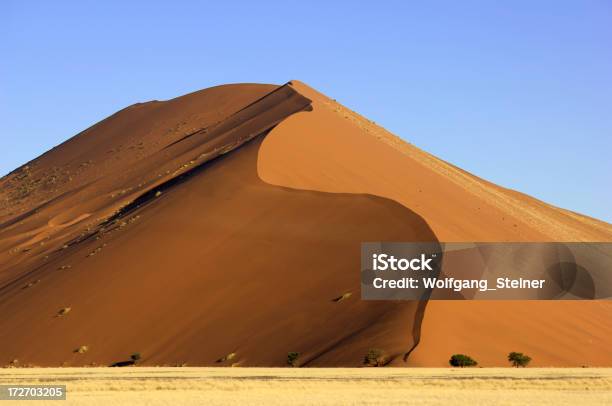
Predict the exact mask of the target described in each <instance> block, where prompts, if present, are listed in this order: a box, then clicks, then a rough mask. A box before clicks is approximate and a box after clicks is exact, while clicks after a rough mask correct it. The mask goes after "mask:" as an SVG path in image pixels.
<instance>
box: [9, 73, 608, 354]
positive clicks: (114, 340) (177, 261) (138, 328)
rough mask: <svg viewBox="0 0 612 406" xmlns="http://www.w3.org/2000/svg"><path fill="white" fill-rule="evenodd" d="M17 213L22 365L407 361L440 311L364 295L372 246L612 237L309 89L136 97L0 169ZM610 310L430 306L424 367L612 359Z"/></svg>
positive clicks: (16, 307)
mask: <svg viewBox="0 0 612 406" xmlns="http://www.w3.org/2000/svg"><path fill="white" fill-rule="evenodd" d="M0 225H1V226H0V314H1V315H2V318H0V364H4V363H7V362H10V361H11V360H15V359H17V360H18V361H17V362H16V364H17V365H24V364H37V365H62V364H64V365H85V364H90V363H96V364H103V365H104V364H110V363H112V362H116V361H121V360H124V359H126V357H127V356H128V355H129V354H131V353H133V352H141V353H142V354H143V363H144V364H177V363H179V364H181V363H188V364H190V365H230V364H234V363H236V364H238V365H279V366H280V365H285V364H286V355H287V352H288V351H299V352H300V353H301V357H300V364H302V365H308V366H317V365H326V366H338V365H344V366H354V365H360V363H361V362H362V359H363V355H364V354H365V352H366V351H367V349H368V348H371V347H378V348H382V349H383V350H384V351H385V352H386V353H387V355H388V356H389V357H390V358H394V360H395V361H394V363H395V364H397V365H405V363H404V362H403V359H404V357H403V355H405V354H406V353H407V352H409V351H410V350H411V349H412V348H413V346H414V345H415V343H416V342H418V338H419V332H420V329H421V319H422V316H423V311H424V304H421V305H418V304H417V303H410V302H400V303H393V302H362V301H360V300H358V296H359V280H358V276H357V275H358V274H356V273H355V272H356V270H358V269H359V264H358V260H359V255H358V252H359V243H360V242H361V241H367V240H370V241H373V240H398V241H402V240H403V241H410V240H413V241H436V240H439V241H442V240H445V241H472V240H477V241H552V240H565V241H570V240H571V241H574V240H578V241H608V240H610V239H612V231H611V230H612V226H610V225H609V224H606V223H603V222H599V221H597V220H594V219H590V218H586V217H584V216H580V215H577V214H574V213H570V212H567V211H564V210H561V209H557V208H554V207H552V206H549V205H546V204H544V203H542V202H539V201H537V200H534V199H532V198H529V197H527V196H524V195H521V194H519V193H516V192H513V191H509V190H505V189H502V188H499V187H497V186H495V185H492V184H490V183H488V182H486V181H483V180H481V179H478V178H476V177H474V176H472V175H470V174H468V173H465V172H463V171H461V170H459V169H457V168H455V167H453V166H451V165H449V164H447V163H445V162H443V161H440V160H438V159H436V158H435V157H433V156H431V155H429V154H426V153H424V152H422V151H420V150H418V149H416V148H414V147H412V146H410V145H408V144H405V143H404V142H402V141H400V140H399V139H398V138H396V137H394V136H393V135H391V134H389V133H386V132H385V131H384V130H382V129H381V128H380V127H377V126H375V125H374V124H372V123H370V122H368V121H367V120H365V119H363V118H362V117H360V116H358V115H357V114H356V113H353V112H351V111H350V110H347V109H346V108H344V107H342V106H340V105H339V104H337V103H335V102H333V101H331V100H329V99H328V98H326V97H325V96H323V95H321V94H319V93H317V92H316V91H314V90H312V89H310V88H308V87H307V86H306V85H304V84H301V83H299V82H293V84H292V85H291V86H282V87H277V86H271V85H254V84H246V85H228V86H220V87H215V88H211V89H206V90H203V91H200V92H196V93H192V94H190V95H186V96H183V97H180V98H176V99H173V100H170V101H166V102H148V103H142V104H138V105H135V106H131V107H128V108H126V109H124V110H122V111H120V112H118V113H116V114H115V115H113V116H111V117H109V118H108V119H106V120H104V121H102V122H100V123H98V124H96V125H94V126H93V127H91V128H90V129H88V130H86V131H84V132H83V133H81V134H79V135H77V136H76V137H74V138H72V139H70V140H69V141H67V142H65V143H64V144H62V145H60V146H58V147H56V148H55V149H53V150H51V151H49V152H48V153H47V154H45V155H43V156H41V157H39V158H37V159H36V160H34V161H32V162H31V163H29V164H28V165H26V166H24V167H21V168H19V169H18V170H16V171H14V172H13V173H11V174H9V175H8V176H6V177H4V178H2V179H1V180H0ZM349 292H350V293H351V294H352V296H350V297H348V295H347V298H346V299H345V300H342V301H339V302H335V301H333V300H332V299H334V298H337V297H339V296H341V295H343V294H345V293H349ZM67 308H69V312H68V313H67V314H65V315H62V316H58V312H59V311H60V310H61V309H67ZM610 310H612V309H610V307H609V306H608V304H606V303H601V302H593V303H561V302H555V303H495V304H490V303H462V302H430V303H429V305H428V307H427V309H426V313H425V319H424V322H423V325H422V328H423V330H422V335H421V343H420V344H419V346H418V347H417V349H416V350H415V351H414V352H413V353H412V354H411V355H410V358H409V360H408V364H409V365H443V364H445V363H446V360H447V358H448V355H449V354H450V353H454V352H461V351H464V352H468V353H470V354H472V355H474V356H475V357H476V358H477V359H478V360H479V361H480V362H481V364H483V365H504V364H505V355H506V353H507V352H509V351H512V350H518V351H524V352H527V353H529V354H530V355H532V356H533V358H534V363H535V364H536V365H582V364H588V365H611V364H612V354H610V352H609V351H608V349H609V348H610V347H611V345H610V344H612V343H611V340H612V339H611V338H610V337H612V334H611V333H612V331H610V330H611V328H612V327H611V325H612V323H610V314H611V313H610ZM79 346H87V347H88V351H87V352H85V353H84V354H78V353H74V352H73V351H74V350H75V349H77V348H78V347H79ZM230 353H231V354H235V355H233V356H232V357H231V360H227V361H224V362H220V363H217V362H216V361H217V360H218V359H220V358H222V357H223V356H226V355H228V354H230Z"/></svg>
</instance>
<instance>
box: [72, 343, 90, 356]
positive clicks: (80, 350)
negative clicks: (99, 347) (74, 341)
mask: <svg viewBox="0 0 612 406" xmlns="http://www.w3.org/2000/svg"><path fill="white" fill-rule="evenodd" d="M87 351H89V347H88V346H86V345H82V346H80V347H79V348H77V349H76V350H74V352H75V353H77V354H85V353H86V352H87Z"/></svg>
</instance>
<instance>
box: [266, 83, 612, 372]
mask: <svg viewBox="0 0 612 406" xmlns="http://www.w3.org/2000/svg"><path fill="white" fill-rule="evenodd" d="M293 83H294V86H295V87H296V89H298V90H299V91H300V93H302V94H304V95H305V96H307V97H308V98H310V99H311V100H313V111H311V112H308V113H298V114H296V115H294V116H292V117H290V118H288V119H287V120H285V121H284V122H283V123H281V124H280V125H279V126H278V127H277V128H275V129H274V131H273V132H272V133H271V134H270V135H269V136H268V137H266V139H265V141H264V143H263V146H262V149H261V151H260V159H259V161H258V170H259V174H260V176H261V178H262V179H263V180H264V181H266V182H269V183H272V184H276V185H283V186H290V187H296V188H300V189H308V190H321V191H328V192H350V193H371V194H375V195H378V196H384V197H388V198H390V199H393V200H395V201H397V202H400V203H402V204H403V205H405V206H406V207H408V208H410V209H411V210H414V211H415V212H416V213H417V214H419V215H421V216H422V217H423V218H424V219H425V220H426V221H427V223H428V224H429V225H430V226H431V228H432V229H433V231H434V232H435V234H436V236H437V237H438V239H439V240H440V241H611V240H612V226H611V225H610V224H607V223H604V222H601V221H598V220H594V219H591V218H589V217H585V216H581V215H578V214H575V213H572V212H568V211H566V210H562V209H558V208H556V207H553V206H550V205H547V204H545V203H543V202H541V201H538V200H536V199H533V198H531V197H529V196H526V195H523V194H520V193H517V192H514V191H511V190H507V189H503V188H500V187H498V186H496V185H494V184H491V183H489V182H487V181H484V180H482V179H480V178H477V177H475V176H473V175H471V174H469V173H466V172H465V171H462V170H460V169H458V168H456V167H454V166H452V165H450V164H448V163H446V162H444V161H441V160H439V159H437V158H435V157H433V156H431V155H429V154H427V153H426V152H424V151H421V150H419V149H417V148H415V147H414V146H412V145H410V144H407V143H405V142H403V141H401V140H399V139H398V138H397V137H395V136H394V135H392V134H390V133H388V132H386V131H385V130H384V129H382V128H380V127H378V126H376V125H375V124H373V123H372V122H369V121H368V120H366V119H364V118H363V117H361V116H359V115H358V114H356V113H354V112H352V111H351V110H348V109H347V108H345V107H343V106H341V105H340V104H338V103H336V102H334V101H333V100H331V99H329V98H327V97H326V96H324V95H322V94H320V93H318V92H317V91H315V90H314V89H312V88H309V87H308V86H307V85H305V84H303V83H300V82H297V81H294V82H293ZM610 348H612V304H611V303H609V302H580V303H576V302H555V303H547V302H496V303H474V302H454V301H453V302H444V301H435V302H430V303H429V304H428V307H427V312H426V317H425V321H424V325H423V329H422V340H421V343H420V345H419V347H418V348H417V349H416V350H415V352H414V353H413V354H412V356H411V358H410V361H409V364H410V365H421V366H424V365H429V366H431V365H436V366H442V365H446V363H447V361H448V354H452V353H456V352H467V353H469V354H473V355H474V357H476V358H477V359H478V360H479V361H480V362H481V363H482V364H484V365H489V366H490V365H505V364H506V360H505V356H506V354H507V353H508V352H510V351H515V350H516V351H524V352H527V353H529V354H533V355H534V359H535V361H534V363H536V364H537V365H559V366H562V365H563V366H568V365H573V366H580V365H611V364H612V351H610Z"/></svg>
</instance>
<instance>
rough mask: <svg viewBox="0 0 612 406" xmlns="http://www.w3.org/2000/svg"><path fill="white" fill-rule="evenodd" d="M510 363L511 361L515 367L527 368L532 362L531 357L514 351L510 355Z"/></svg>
mask: <svg viewBox="0 0 612 406" xmlns="http://www.w3.org/2000/svg"><path fill="white" fill-rule="evenodd" d="M508 361H510V363H511V364H512V366H513V367H516V368H518V367H523V368H525V367H526V366H527V365H528V364H529V363H530V362H531V357H530V356H528V355H525V354H523V353H522V352H514V351H513V352H511V353H510V354H508Z"/></svg>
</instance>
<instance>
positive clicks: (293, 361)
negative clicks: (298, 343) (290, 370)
mask: <svg viewBox="0 0 612 406" xmlns="http://www.w3.org/2000/svg"><path fill="white" fill-rule="evenodd" d="M298 358H300V353H299V352H295V351H290V352H288V353H287V364H289V365H291V366H292V367H296V366H298Z"/></svg>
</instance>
